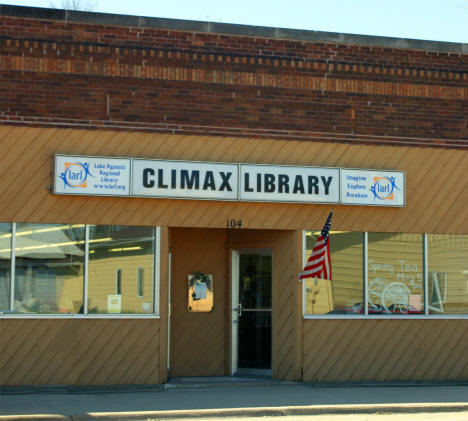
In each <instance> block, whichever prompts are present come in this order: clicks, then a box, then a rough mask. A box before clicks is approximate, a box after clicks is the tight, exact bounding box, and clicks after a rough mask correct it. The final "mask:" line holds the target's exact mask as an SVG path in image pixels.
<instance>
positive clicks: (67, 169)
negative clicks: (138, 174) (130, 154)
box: [54, 155, 131, 196]
mask: <svg viewBox="0 0 468 421" xmlns="http://www.w3.org/2000/svg"><path fill="white" fill-rule="evenodd" d="M130 165H131V159H122V158H105V157H87V156H63V155H56V156H55V175H54V177H55V180H54V193H55V194H80V195H98V196H129V195H130Z"/></svg>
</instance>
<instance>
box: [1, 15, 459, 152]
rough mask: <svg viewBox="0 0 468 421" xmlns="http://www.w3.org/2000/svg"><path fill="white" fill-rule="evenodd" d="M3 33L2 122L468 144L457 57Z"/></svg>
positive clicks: (297, 44)
mask: <svg viewBox="0 0 468 421" xmlns="http://www.w3.org/2000/svg"><path fill="white" fill-rule="evenodd" d="M38 10H46V9H38ZM91 15H95V14H91ZM109 16H112V15H109ZM120 18H124V17H120ZM133 18H135V17H128V19H129V21H130V20H131V19H133ZM130 23H131V22H130ZM0 34H1V38H0V123H2V124H36V125H50V124H52V125H60V126H73V127H102V128H105V127H110V128H113V129H115V128H123V129H127V130H147V131H152V130H155V131H156V130H164V131H174V132H185V133H200V134H201V133H203V134H229V135H245V136H255V137H257V136H266V137H272V136H273V137H281V138H296V139H321V140H324V139H327V140H330V141H345V142H347V141H355V142H366V143H380V144H390V143H391V144H417V145H432V146H435V145H438V146H445V147H456V148H468V54H464V53H460V52H453V53H450V52H438V51H423V50H413V49H402V48H387V47H375V46H365V45H352V44H346V43H341V44H337V43H327V42H313V41H304V40H300V39H297V40H294V39H290V40H281V39H274V38H263V37H254V36H247V35H223V34H221V33H203V32H194V31H188V30H183V31H182V30H176V29H169V30H161V29H155V28H145V27H132V26H127V27H125V26H110V25H104V24H91V23H86V21H83V22H74V23H73V22H70V21H63V20H53V19H40V18H37V19H32V18H24V17H15V16H5V15H1V16H0ZM434 44H436V43H434Z"/></svg>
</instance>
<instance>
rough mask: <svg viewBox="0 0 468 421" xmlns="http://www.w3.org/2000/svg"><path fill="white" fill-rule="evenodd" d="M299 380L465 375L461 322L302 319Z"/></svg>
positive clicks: (467, 360) (465, 332) (467, 336)
mask: <svg viewBox="0 0 468 421" xmlns="http://www.w3.org/2000/svg"><path fill="white" fill-rule="evenodd" d="M303 323H304V343H303V358H304V372H303V380H304V381H315V382H336V381H341V382H365V381H385V382H389V381H444V380H464V381H466V380H467V379H468V353H467V352H466V349H467V347H468V324H467V323H466V320H372V319H369V320H356V319H354V320H304V322H303Z"/></svg>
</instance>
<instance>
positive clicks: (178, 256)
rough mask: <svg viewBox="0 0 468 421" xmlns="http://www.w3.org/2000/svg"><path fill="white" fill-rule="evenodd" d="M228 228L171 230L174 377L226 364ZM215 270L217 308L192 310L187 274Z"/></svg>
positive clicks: (213, 371)
mask: <svg viewBox="0 0 468 421" xmlns="http://www.w3.org/2000/svg"><path fill="white" fill-rule="evenodd" d="M225 236H226V234H225V231H224V230H206V229H205V230H204V229H182V228H181V229H178V228H173V229H171V230H170V247H171V252H172V277H171V348H170V349H171V356H170V364H171V369H170V375H171V376H216V375H217V376H221V375H224V374H225V367H226V357H225V354H226V334H225V325H226V322H225V304H226V285H227V281H226V275H225V266H226V263H225ZM198 271H201V272H203V273H207V274H211V275H213V291H214V310H213V311H212V312H208V313H204V312H200V313H198V312H189V311H188V292H187V291H188V274H189V273H195V272H198Z"/></svg>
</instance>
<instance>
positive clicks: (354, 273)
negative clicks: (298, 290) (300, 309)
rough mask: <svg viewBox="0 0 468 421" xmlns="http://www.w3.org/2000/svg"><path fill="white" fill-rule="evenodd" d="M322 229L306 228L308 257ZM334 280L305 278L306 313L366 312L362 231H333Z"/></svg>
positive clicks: (331, 253)
mask: <svg viewBox="0 0 468 421" xmlns="http://www.w3.org/2000/svg"><path fill="white" fill-rule="evenodd" d="M319 234H320V233H319V232H311V231H308V232H306V250H305V260H304V261H306V260H307V259H308V257H309V256H310V254H311V253H312V249H313V247H314V245H315V241H316V239H317V237H318V235H319ZM329 241H330V255H331V280H326V279H317V278H309V279H305V280H304V292H305V312H306V314H360V313H363V308H364V306H363V304H362V303H363V302H364V281H363V270H362V261H363V260H362V259H363V257H362V256H363V255H362V254H363V247H362V244H363V234H362V232H349V231H331V232H330V237H329Z"/></svg>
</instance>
